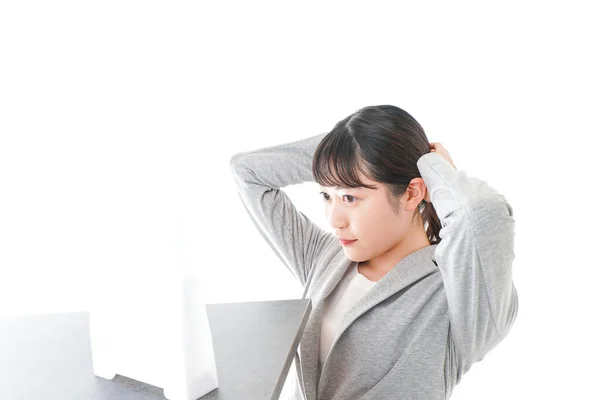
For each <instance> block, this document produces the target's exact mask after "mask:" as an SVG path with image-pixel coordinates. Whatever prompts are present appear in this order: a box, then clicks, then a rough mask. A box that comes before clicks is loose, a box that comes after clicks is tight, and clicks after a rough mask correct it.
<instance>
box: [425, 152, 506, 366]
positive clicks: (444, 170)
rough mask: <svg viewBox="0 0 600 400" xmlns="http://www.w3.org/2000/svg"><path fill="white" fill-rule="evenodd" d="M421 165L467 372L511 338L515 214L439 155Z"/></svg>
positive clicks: (453, 329) (461, 362)
mask: <svg viewBox="0 0 600 400" xmlns="http://www.w3.org/2000/svg"><path fill="white" fill-rule="evenodd" d="M417 166H418V168H419V171H420V173H421V176H422V178H423V181H424V182H425V185H426V186H427V189H428V191H429V196H430V200H431V202H432V204H433V206H434V209H435V211H436V213H437V215H438V217H439V219H440V222H441V226H442V228H441V230H440V239H441V241H440V242H439V243H438V245H437V247H436V250H435V258H436V261H437V264H438V267H439V270H440V272H441V276H442V280H443V283H444V290H445V293H446V296H447V299H448V309H449V313H450V333H451V338H452V342H453V344H454V346H455V347H456V349H455V350H456V355H457V359H458V363H459V365H458V367H459V372H466V370H467V369H469V367H470V366H471V364H473V363H474V362H475V361H480V360H481V359H482V358H483V356H484V355H485V354H486V353H487V352H488V351H489V350H491V349H492V348H493V347H495V346H496V345H497V344H498V343H499V342H500V341H501V340H502V339H503V338H504V337H505V336H506V335H507V334H508V332H509V330H510V328H511V326H512V324H513V322H514V320H515V318H516V315H517V311H518V297H517V291H516V288H515V286H514V283H513V279H512V264H513V260H514V258H515V254H514V235H515V232H514V230H515V220H514V218H513V209H512V207H511V205H510V204H509V203H508V201H507V200H506V198H505V197H504V196H503V195H501V194H500V193H498V192H497V191H496V190H495V189H493V188H492V187H490V186H489V185H488V184H487V183H486V182H485V181H483V180H480V179H477V178H474V177H470V176H468V175H467V174H466V173H465V172H464V171H461V170H457V169H455V168H454V167H452V165H451V164H450V163H448V162H447V161H446V160H445V159H444V158H443V157H442V156H440V155H439V154H437V153H434V152H432V153H428V154H425V155H423V156H421V157H420V158H419V160H418V162H417Z"/></svg>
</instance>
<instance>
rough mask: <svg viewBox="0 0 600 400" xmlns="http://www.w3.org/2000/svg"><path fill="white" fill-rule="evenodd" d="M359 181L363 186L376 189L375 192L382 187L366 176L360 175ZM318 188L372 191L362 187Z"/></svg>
mask: <svg viewBox="0 0 600 400" xmlns="http://www.w3.org/2000/svg"><path fill="white" fill-rule="evenodd" d="M360 181H361V182H362V183H363V184H364V185H369V186H375V187H376V188H375V190H378V189H380V188H381V187H382V185H381V184H380V183H379V182H377V181H374V180H371V179H369V178H367V177H366V176H364V175H363V174H360ZM320 187H321V188H322V189H331V190H368V191H371V190H373V189H371V188H368V187H364V186H359V187H350V186H322V185H320Z"/></svg>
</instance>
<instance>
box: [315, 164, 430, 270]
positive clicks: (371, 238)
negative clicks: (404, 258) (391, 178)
mask: <svg viewBox="0 0 600 400" xmlns="http://www.w3.org/2000/svg"><path fill="white" fill-rule="evenodd" d="M361 181H362V182H363V183H364V184H368V185H373V186H375V187H376V189H370V188H366V187H361V188H339V187H324V186H321V191H322V196H323V201H324V203H325V214H326V216H327V220H328V221H329V223H330V224H331V226H332V228H334V233H335V235H336V236H337V237H338V239H343V240H350V241H352V242H349V243H348V242H340V244H341V245H342V246H343V248H344V251H345V253H346V256H347V257H348V258H349V259H350V260H352V261H358V262H362V261H368V260H372V259H374V258H376V257H379V256H381V255H383V254H385V253H387V252H390V251H393V250H394V249H395V248H397V247H398V246H400V244H401V243H402V241H403V239H404V238H405V237H406V236H407V235H408V234H409V233H411V232H412V231H413V230H414V229H419V226H418V225H419V224H421V226H420V230H421V231H424V227H423V226H422V223H421V220H420V219H419V218H418V217H416V218H415V219H414V222H413V220H412V218H413V211H414V210H415V209H416V207H417V206H418V204H419V203H420V201H421V200H422V198H423V196H424V195H425V193H424V192H423V189H425V186H424V183H422V179H421V178H415V179H414V180H413V181H411V185H410V186H409V189H407V191H406V192H405V193H404V195H403V196H400V197H398V198H397V199H398V206H397V210H394V208H393V206H392V205H391V204H390V201H389V199H388V190H387V188H386V186H384V185H382V184H380V183H378V182H375V181H373V180H370V179H368V178H366V177H365V176H364V175H363V176H361ZM413 183H414V184H413ZM415 185H416V187H417V192H416V196H415V190H414V189H415Z"/></svg>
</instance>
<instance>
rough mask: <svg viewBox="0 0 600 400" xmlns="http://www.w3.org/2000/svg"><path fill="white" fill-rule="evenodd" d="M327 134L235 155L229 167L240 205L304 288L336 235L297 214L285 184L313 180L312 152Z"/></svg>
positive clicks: (299, 213)
mask: <svg viewBox="0 0 600 400" xmlns="http://www.w3.org/2000/svg"><path fill="white" fill-rule="evenodd" d="M324 137H325V134H320V135H317V136H311V137H309V138H305V139H303V140H298V141H294V142H290V143H285V144H280V145H276V146H270V147H266V148H262V149H258V150H253V151H247V152H242V153H237V154H235V155H233V156H232V158H231V161H230V165H231V170H232V173H233V177H234V180H235V182H236V185H237V189H238V193H239V196H240V198H241V200H242V203H243V205H244V207H245V209H246V211H247V212H248V214H249V216H250V217H251V219H252V221H253V222H254V224H255V226H256V228H257V229H258V231H259V232H260V234H261V235H262V236H263V238H264V239H265V240H266V241H267V243H268V244H269V246H270V247H271V248H272V249H273V251H274V252H275V253H276V254H277V256H278V257H279V259H281V261H282V262H283V263H284V264H285V265H286V266H287V268H288V269H289V270H290V272H291V273H292V274H293V275H294V276H295V277H296V279H298V281H300V283H301V284H302V285H303V286H306V283H307V280H308V276H309V274H310V272H311V270H312V268H313V264H314V262H315V259H316V258H317V257H318V255H319V253H320V251H321V250H322V249H323V248H324V247H326V246H327V245H328V244H329V243H330V242H331V241H332V240H334V239H335V236H334V235H332V234H331V233H328V232H326V231H324V230H323V229H322V228H321V227H320V226H318V225H317V224H316V223H314V222H313V221H311V220H310V219H309V218H308V217H306V216H305V215H304V214H303V213H302V212H299V211H298V210H297V209H296V207H295V206H294V204H293V203H292V201H291V200H290V198H289V197H288V196H287V195H286V194H285V193H284V192H283V191H282V190H281V188H283V187H285V186H288V185H293V184H300V183H303V182H308V181H313V177H312V158H313V154H314V152H315V150H316V148H317V146H318V144H319V143H320V141H321V140H322V139H323V138H324Z"/></svg>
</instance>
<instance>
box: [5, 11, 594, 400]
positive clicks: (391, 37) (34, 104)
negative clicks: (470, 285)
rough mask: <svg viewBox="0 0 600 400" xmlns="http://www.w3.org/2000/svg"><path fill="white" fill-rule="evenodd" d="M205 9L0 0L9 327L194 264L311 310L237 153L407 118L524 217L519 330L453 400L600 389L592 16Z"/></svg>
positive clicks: (297, 194)
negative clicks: (246, 195)
mask: <svg viewBox="0 0 600 400" xmlns="http://www.w3.org/2000/svg"><path fill="white" fill-rule="evenodd" d="M202 3H203V2H201V1H195V2H177V3H176V2H160V3H159V2H127V1H119V2H96V3H94V4H93V5H91V4H89V3H87V2H75V1H73V2H64V1H59V2H38V3H32V2H3V3H1V5H0V315H3V316H8V315H20V314H31V313H34V314H35V313H48V312H67V311H80V310H86V309H87V307H88V306H89V304H90V301H91V293H97V291H100V292H102V290H103V288H105V287H107V286H104V285H109V284H110V282H114V281H115V280H118V279H119V277H122V276H141V275H136V274H137V273H139V271H150V272H151V271H158V270H160V271H171V270H172V271H180V272H181V271H182V270H183V269H184V268H191V269H193V270H196V271H200V272H201V273H202V274H203V276H204V279H205V282H208V283H209V284H207V286H206V288H205V292H204V297H205V300H206V301H207V302H209V303H217V302H237V301H255V300H270V299H285V298H298V297H299V296H300V295H301V288H300V287H299V284H297V283H296V282H295V281H294V280H293V278H292V275H291V274H290V273H289V272H288V271H287V270H286V269H285V267H284V266H283V265H281V263H280V261H279V259H278V258H276V256H275V255H274V254H273V253H272V251H271V250H270V248H269V247H268V246H267V245H266V243H265V242H264V240H263V239H262V237H260V235H259V234H258V233H257V231H256V230H255V228H254V226H253V225H252V222H251V220H250V219H249V217H248V216H247V214H246V212H245V210H244V209H243V206H242V204H241V201H240V199H239V198H238V197H237V192H236V188H235V186H234V183H233V179H232V177H231V174H230V170H229V160H230V158H231V156H232V155H233V154H234V153H236V152H240V151H246V150H252V149H255V148H259V147H264V146H269V145H275V144H278V143H283V142H287V141H292V140H297V139H300V138H303V137H307V136H310V135H315V134H318V133H322V132H326V131H329V130H331V129H332V128H333V126H334V125H335V123H336V122H337V121H339V120H341V119H342V118H344V117H346V116H347V115H348V114H350V113H352V112H354V111H356V110H357V109H359V108H361V107H363V106H366V105H377V104H393V105H396V106H399V107H401V108H403V109H405V110H406V111H408V112H409V113H411V114H412V115H413V116H414V117H415V118H416V119H417V120H418V121H419V122H420V123H421V124H422V125H423V127H424V128H425V131H426V133H427V135H428V137H429V139H430V141H431V142H433V141H439V142H442V144H444V146H445V147H446V148H448V150H449V151H450V152H451V154H452V157H453V160H454V162H455V164H456V165H457V167H458V168H459V169H463V170H464V171H466V172H467V174H469V175H472V176H476V177H479V178H482V179H485V180H486V181H487V182H488V183H489V184H491V185H492V186H493V187H495V188H496V189H497V190H499V191H500V192H501V193H503V194H504V195H505V196H506V198H507V199H508V200H509V202H510V203H511V205H512V206H513V209H514V218H515V220H516V237H515V241H516V243H515V246H516V248H515V252H516V259H515V263H514V281H515V285H516V287H517V290H518V293H519V315H518V318H517V320H516V322H515V325H514V326H513V329H512V331H511V333H510V335H509V336H508V337H507V338H506V339H505V340H504V341H503V342H502V343H501V344H500V345H498V347H497V348H496V349H494V350H492V351H491V352H490V353H489V354H488V355H487V356H486V357H485V359H484V360H483V361H482V362H479V363H477V364H475V365H474V366H473V367H472V369H471V370H470V371H469V372H468V374H466V375H465V376H464V377H463V380H462V381H461V382H460V383H459V385H458V386H457V387H456V388H455V390H454V394H453V396H452V398H453V399H456V400H461V399H462V400H467V399H482V398H485V399H507V398H511V399H531V398H546V399H564V398H592V397H593V396H597V385H596V382H597V376H598V373H600V367H599V366H598V364H597V360H598V359H599V357H600V346H599V344H598V338H599V337H600V328H599V327H598V322H599V318H598V316H599V315H600V312H599V310H598V305H600V299H599V296H598V294H597V293H598V290H597V285H598V280H599V278H600V273H599V272H598V268H599V267H600V263H599V262H598V258H597V254H596V250H597V247H596V246H595V242H596V237H597V232H598V230H597V227H598V222H599V221H598V220H599V218H598V213H597V208H598V207H597V196H596V194H597V184H598V181H599V180H598V178H597V173H598V172H600V171H599V170H600V169H599V168H598V164H597V159H598V147H597V145H598V133H599V129H598V128H599V126H600V124H599V123H598V106H599V105H600V104H599V103H600V102H599V98H598V97H599V94H598V93H600V80H599V78H598V71H600V63H599V61H598V48H600V46H599V43H598V39H597V38H598V37H600V29H599V28H598V26H599V25H598V23H597V21H598V17H599V15H598V13H597V12H596V11H595V10H594V7H593V2H591V1H590V2H587V3H584V2H577V1H575V2H573V1H570V2H566V1H564V2H531V1H518V2H502V3H497V4H496V5H491V4H489V3H486V4H485V5H484V4H483V2H477V3H476V2H472V3H465V2H459V3H457V2H447V3H445V2H444V3H443V2H439V3H433V2H420V3H419V5H415V4H410V5H409V4H402V3H401V2H394V3H393V4H394V5H393V6H392V5H391V4H392V3H391V2H390V3H383V2H368V3H367V2H364V3H358V2H347V1H345V2H338V3H325V2H315V3H313V4H309V3H306V2H302V3H297V4H295V5H289V4H287V5H283V4H282V3H281V2H241V1H240V2H219V5H218V6H210V7H208V6H206V5H203V4H202ZM407 3H408V2H407ZM411 3H413V2H411ZM285 190H286V192H287V193H288V194H289V195H290V196H291V197H292V199H293V200H294V201H295V203H296V204H297V207H298V208H299V209H300V210H301V211H304V212H305V213H306V214H307V215H309V217H311V218H313V219H314V220H315V221H317V222H318V223H320V224H323V226H324V227H326V225H325V219H324V216H323V215H322V209H321V207H322V204H321V202H320V200H319V197H318V195H317V191H316V189H315V187H313V186H312V185H311V184H310V183H308V184H303V185H298V186H292V187H288V188H286V189H285ZM150 272H149V275H150V274H151V273H150ZM148 279H150V278H148ZM140 283H141V284H144V282H143V279H142V278H140ZM145 284H146V287H148V285H150V287H152V286H151V285H152V283H151V282H150V281H148V282H146V283H145ZM136 290H138V288H132V295H134V294H135V293H136ZM139 290H142V288H139Z"/></svg>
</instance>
